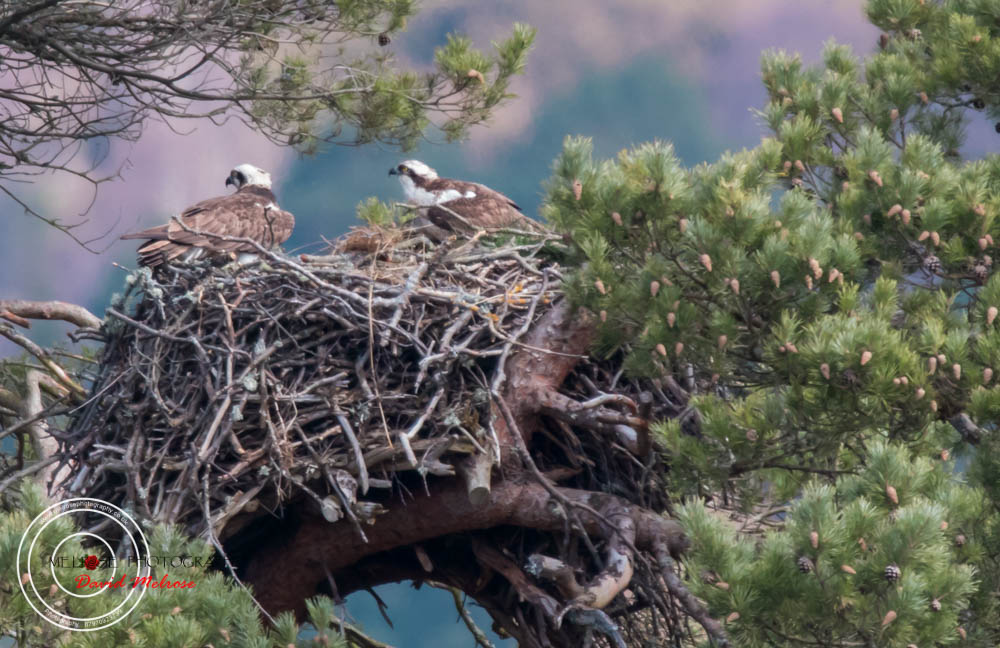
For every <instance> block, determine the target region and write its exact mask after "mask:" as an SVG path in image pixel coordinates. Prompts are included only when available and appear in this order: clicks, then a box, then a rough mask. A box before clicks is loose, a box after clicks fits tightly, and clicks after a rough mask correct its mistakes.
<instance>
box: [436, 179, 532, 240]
mask: <svg viewBox="0 0 1000 648" xmlns="http://www.w3.org/2000/svg"><path fill="white" fill-rule="evenodd" d="M449 190H453V191H455V192H456V193H457V194H458V196H457V197H456V198H452V199H451V200H446V201H443V202H441V203H439V205H440V206H438V205H433V206H431V207H429V208H428V210H427V217H428V218H429V219H430V220H431V222H433V223H434V224H435V225H437V226H438V227H444V228H446V229H451V230H459V231H466V230H468V229H469V227H467V226H466V225H465V223H462V222H461V221H460V220H459V219H456V218H455V216H454V214H457V215H458V216H460V217H461V219H462V220H464V221H466V223H468V224H469V225H470V226H472V227H473V228H483V229H496V228H503V227H513V228H517V229H531V230H534V229H535V228H537V224H536V223H535V222H534V221H533V220H531V219H530V218H528V217H527V216H525V215H524V214H522V213H521V212H520V209H521V208H520V207H519V206H518V205H517V203H515V202H514V201H513V200H511V199H510V198H508V197H507V196H505V195H503V194H502V193H500V192H499V191H494V190H493V189H490V188H489V187H487V186H485V185H481V184H477V183H474V182H461V183H460V182H455V181H451V183H450V185H449ZM442 207H443V208H445V209H442ZM449 210H450V211H449ZM450 212H454V214H452V213H450Z"/></svg>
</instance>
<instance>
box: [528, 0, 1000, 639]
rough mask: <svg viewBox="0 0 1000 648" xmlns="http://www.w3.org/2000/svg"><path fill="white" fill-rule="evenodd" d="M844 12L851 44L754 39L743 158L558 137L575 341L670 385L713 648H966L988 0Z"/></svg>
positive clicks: (992, 280) (979, 366) (980, 601)
mask: <svg viewBox="0 0 1000 648" xmlns="http://www.w3.org/2000/svg"><path fill="white" fill-rule="evenodd" d="M867 11H868V14H869V16H870V17H871V19H872V21H873V22H874V23H875V24H876V25H878V26H879V27H881V28H882V29H884V30H885V31H886V33H885V34H883V36H882V37H881V38H880V44H879V47H878V49H877V50H876V51H875V52H874V53H873V54H872V55H870V56H868V57H867V58H865V59H863V60H861V59H859V58H857V57H856V56H855V55H854V54H852V53H851V51H850V49H849V48H847V47H845V46H841V45H837V44H835V43H829V44H828V45H827V46H826V48H825V50H824V56H823V64H822V65H821V66H819V67H815V68H807V67H805V66H803V64H802V63H801V61H800V59H799V58H798V57H797V56H793V55H789V54H787V53H784V52H768V53H765V55H764V56H763V60H762V63H761V70H762V78H763V81H764V84H765V86H766V88H767V91H768V95H769V101H768V103H767V105H766V106H764V108H763V109H762V110H761V111H760V112H759V113H758V114H759V116H760V118H761V120H762V121H763V123H764V124H765V125H766V126H767V128H768V129H769V130H770V132H771V135H770V136H769V137H767V138H765V139H764V140H763V141H762V142H761V144H760V145H759V146H758V147H756V148H754V149H752V150H749V151H741V152H738V153H727V154H726V155H724V156H723V157H722V158H721V159H720V160H719V161H718V162H715V163H713V164H704V165H700V166H698V167H696V168H693V169H686V168H684V167H683V166H682V165H681V164H680V162H679V160H678V159H677V157H676V155H675V154H674V152H673V149H672V147H671V146H670V145H669V144H664V143H660V142H653V143H649V144H644V145H641V146H637V147H635V148H633V149H630V150H627V151H622V152H621V153H620V154H619V155H618V156H617V158H616V159H614V160H607V161H595V160H594V159H593V156H592V150H591V144H590V142H589V140H587V139H584V138H569V139H567V141H566V143H565V147H564V151H563V153H562V155H561V156H560V157H559V159H557V160H556V162H555V164H554V169H553V177H552V178H551V180H550V181H549V183H548V187H547V189H548V196H547V201H546V205H545V207H544V211H545V216H546V217H547V218H548V220H549V221H551V222H553V223H555V224H556V225H557V226H558V227H559V228H561V229H563V230H565V231H567V232H568V233H569V235H570V238H571V240H572V243H573V248H574V254H575V261H576V262H577V263H579V264H580V267H581V269H580V271H578V272H577V273H575V274H574V275H573V277H572V278H571V279H570V280H569V284H568V285H569V290H570V292H571V294H572V295H573V298H574V299H575V300H576V303H577V304H579V305H580V306H581V307H583V308H586V309H588V310H590V311H592V312H594V313H595V314H599V316H600V317H599V318H597V319H598V320H599V322H600V323H599V327H600V333H599V340H598V344H597V349H596V352H597V353H601V354H606V355H609V356H610V355H614V354H623V355H624V356H625V357H626V365H627V368H628V370H629V371H631V372H633V373H635V374H640V375H646V376H650V377H654V378H658V379H660V380H661V382H662V384H663V385H664V389H663V392H664V393H663V396H664V397H666V398H669V399H672V400H673V401H674V404H675V407H676V411H677V417H676V418H674V419H672V420H670V421H668V422H666V423H663V424H662V425H660V427H659V435H660V437H659V438H660V440H661V442H662V443H663V444H664V446H665V448H666V452H667V454H668V456H669V457H670V458H671V462H672V466H671V472H670V479H671V485H672V489H673V491H672V495H674V496H675V497H677V498H678V500H680V499H683V498H689V499H688V500H687V502H688V503H687V504H685V505H684V507H683V509H682V510H683V517H684V518H685V520H686V521H687V523H688V529H689V531H690V532H691V534H692V539H693V547H694V548H693V553H692V557H691V558H690V559H689V561H688V563H687V579H688V583H689V584H690V586H691V587H692V589H694V590H695V591H696V592H697V593H698V594H699V595H700V596H701V597H703V598H704V599H705V600H706V601H708V603H709V605H710V607H711V608H712V610H713V612H714V614H715V615H716V616H717V617H722V618H727V619H728V621H729V623H728V627H729V628H730V631H731V633H732V634H733V636H734V637H738V638H739V640H740V642H739V643H740V645H744V644H745V645H787V646H796V645H822V646H833V645H844V643H850V642H860V643H859V645H880V646H882V645H891V646H896V645H899V646H907V645H911V644H913V645H931V644H932V643H942V644H945V643H953V642H956V641H958V640H959V639H962V640H964V641H967V642H969V643H971V644H973V645H982V646H992V645H996V643H997V642H998V641H1000V631H998V630H997V628H1000V616H998V613H997V609H996V603H995V601H994V598H995V597H994V596H993V594H992V593H993V592H994V591H995V590H996V586H997V583H998V574H1000V572H998V569H997V565H996V564H995V562H994V561H993V559H992V558H989V557H988V556H992V555H996V553H997V551H996V550H997V548H998V540H1000V537H998V534H997V531H996V529H997V522H998V520H1000V518H998V517H997V502H998V501H1000V499H998V496H1000V491H998V484H1000V482H998V478H997V477H996V475H997V474H1000V470H998V468H1000V466H998V465H997V459H996V457H997V456H998V455H997V452H995V451H994V446H995V445H996V444H997V442H996V441H995V439H994V438H993V437H994V435H993V433H992V430H993V429H994V427H995V425H994V422H995V421H996V419H997V415H998V414H1000V409H998V408H1000V387H998V386H997V384H996V381H995V380H994V371H995V368H996V367H997V363H998V362H1000V355H998V354H1000V334H998V332H997V330H996V329H997V326H998V325H1000V322H997V321H996V319H997V313H998V308H1000V278H998V277H997V274H996V273H995V271H994V264H993V259H994V257H996V255H997V250H996V244H995V242H994V239H995V238H1000V228H998V226H997V223H996V218H995V215H996V213H997V209H1000V158H997V157H995V156H991V157H988V158H986V159H982V160H972V161H963V160H962V159H961V158H960V155H959V151H960V147H961V143H962V133H963V125H964V124H965V123H966V122H967V120H968V119H969V118H970V116H969V111H970V110H984V111H986V112H987V113H988V114H989V115H991V116H994V117H995V116H996V115H997V114H998V112H997V111H998V108H1000V106H998V103H997V94H996V82H995V79H996V75H995V73H994V72H993V71H994V70H996V69H997V66H998V65H1000V50H998V49H997V48H996V43H997V42H1000V40H997V38H998V36H997V33H996V31H997V30H996V25H997V19H998V17H1000V2H995V1H994V2H989V1H988V2H954V3H943V4H939V3H931V2H926V3H925V2H923V1H922V0H904V1H902V2H899V1H896V0H872V2H870V3H869V5H868V8H867ZM952 456H959V457H961V463H960V465H961V466H962V467H963V471H962V472H960V473H955V472H954V466H953V464H952V463H950V461H951V457H952ZM942 458H943V459H945V461H942ZM966 467H967V469H965V468H966ZM699 502H709V503H710V504H709V505H707V506H708V507H710V508H715V509H719V510H720V511H727V512H728V513H729V515H731V516H734V517H735V518H737V519H738V520H739V521H740V523H738V524H737V525H736V526H735V527H733V526H732V525H731V524H727V523H724V522H722V521H721V520H720V519H718V517H717V516H713V515H711V514H709V513H708V510H709V509H708V508H706V505H703V504H700V503H699ZM786 513H787V517H786ZM764 529H768V531H766V532H765V531H764ZM758 542H759V543H760V544H759V546H758V544H757V543H758ZM865 546H867V548H865Z"/></svg>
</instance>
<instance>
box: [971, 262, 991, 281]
mask: <svg viewBox="0 0 1000 648" xmlns="http://www.w3.org/2000/svg"><path fill="white" fill-rule="evenodd" d="M972 274H973V276H975V277H976V281H978V282H979V283H985V282H986V277H988V276H989V274H990V272H989V270H987V269H986V266H984V265H976V267H974V268H973V269H972Z"/></svg>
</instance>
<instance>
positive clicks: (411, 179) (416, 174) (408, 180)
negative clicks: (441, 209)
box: [389, 160, 438, 205]
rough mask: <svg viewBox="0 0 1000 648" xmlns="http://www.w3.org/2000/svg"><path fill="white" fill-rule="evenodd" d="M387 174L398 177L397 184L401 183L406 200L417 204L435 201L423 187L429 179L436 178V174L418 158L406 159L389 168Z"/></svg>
mask: <svg viewBox="0 0 1000 648" xmlns="http://www.w3.org/2000/svg"><path fill="white" fill-rule="evenodd" d="M389 175H394V176H397V177H398V178H399V184H401V185H403V193H404V194H406V199H407V200H409V201H411V202H415V203H417V204H418V205H425V204H433V203H434V202H435V200H434V199H433V198H432V197H431V196H430V194H429V193H428V192H427V191H425V190H424V189H423V187H424V186H425V185H426V184H427V183H428V182H430V181H431V180H436V179H437V177H438V174H437V172H436V171H435V170H434V169H432V168H430V167H429V166H427V165H426V164H424V163H423V162H421V161H420V160H406V161H405V162H402V163H401V164H399V165H398V166H394V167H393V168H391V169H389Z"/></svg>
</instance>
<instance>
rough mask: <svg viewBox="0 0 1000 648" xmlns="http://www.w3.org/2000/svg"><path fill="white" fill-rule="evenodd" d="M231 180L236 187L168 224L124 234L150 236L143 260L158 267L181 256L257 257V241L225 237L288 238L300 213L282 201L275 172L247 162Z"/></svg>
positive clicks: (263, 241) (266, 242) (268, 241)
mask: <svg viewBox="0 0 1000 648" xmlns="http://www.w3.org/2000/svg"><path fill="white" fill-rule="evenodd" d="M229 185H234V186H235V187H236V192H235V193H232V194H229V195H227V196H219V197H217V198H209V199H208V200H203V201H201V202H200V203H197V204H195V205H192V206H191V207H188V208H187V209H185V210H184V211H183V212H181V214H180V215H179V216H177V217H175V218H172V219H171V220H170V222H169V223H167V224H166V225H159V226H157V227H153V228H150V229H147V230H143V231H141V232H134V233H132V234H125V235H124V236H122V238H123V239H149V240H148V241H146V242H145V243H143V244H142V245H140V246H139V264H140V265H144V266H149V267H151V268H156V267H158V266H160V265H162V264H165V263H169V262H171V261H174V260H175V259H180V260H181V261H184V262H187V261H193V260H195V259H197V258H199V257H201V256H202V255H203V254H211V255H229V254H238V255H240V257H241V260H246V258H245V257H246V256H249V257H251V258H255V253H256V252H257V248H255V247H254V246H253V245H251V244H249V243H245V242H242V241H227V240H225V239H224V238H220V237H238V238H246V239H251V240H253V241H256V242H257V243H259V244H260V245H261V246H263V247H265V248H272V247H275V246H277V245H280V244H281V243H284V242H285V241H286V240H288V237H289V236H291V233H292V228H293V227H295V217H294V216H292V215H291V214H290V213H289V212H286V211H282V210H281V209H280V208H279V207H278V203H277V199H276V198H275V197H274V194H273V193H272V192H271V175H270V174H269V173H267V172H266V171H263V170H261V169H258V168H257V167H255V166H253V165H252V164H241V165H239V166H238V167H236V168H235V169H233V170H232V171H231V172H230V173H229V176H228V177H227V178H226V186H229ZM178 221H180V222H178ZM182 224H183V226H182ZM185 228H186V229H185Z"/></svg>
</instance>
